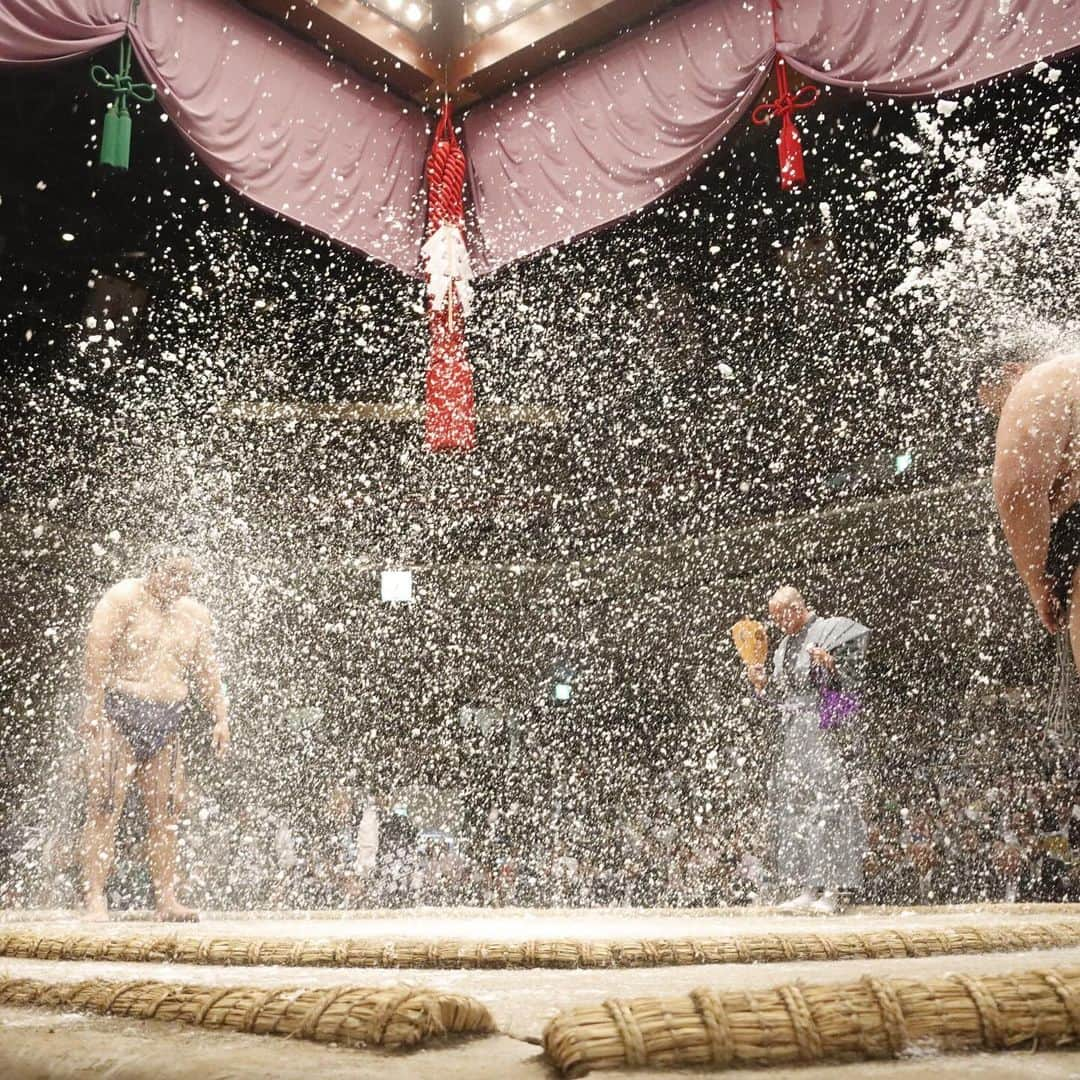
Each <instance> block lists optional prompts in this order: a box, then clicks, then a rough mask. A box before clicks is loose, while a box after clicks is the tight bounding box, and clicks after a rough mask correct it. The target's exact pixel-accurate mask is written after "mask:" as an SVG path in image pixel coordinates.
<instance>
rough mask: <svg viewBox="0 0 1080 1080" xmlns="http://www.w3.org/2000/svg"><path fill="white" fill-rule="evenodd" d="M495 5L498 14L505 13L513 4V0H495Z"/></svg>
mask: <svg viewBox="0 0 1080 1080" xmlns="http://www.w3.org/2000/svg"><path fill="white" fill-rule="evenodd" d="M495 6H496V7H497V8H498V9H499V14H500V15H505V14H506V13H507V12H508V11H509V10H510V9H511V8H512V7H513V6H514V0H496V3H495Z"/></svg>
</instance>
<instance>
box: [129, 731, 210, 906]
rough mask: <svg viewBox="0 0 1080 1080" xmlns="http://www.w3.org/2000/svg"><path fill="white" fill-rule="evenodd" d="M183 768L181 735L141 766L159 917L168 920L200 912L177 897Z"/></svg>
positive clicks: (140, 777) (140, 778)
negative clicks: (179, 779)
mask: <svg viewBox="0 0 1080 1080" xmlns="http://www.w3.org/2000/svg"><path fill="white" fill-rule="evenodd" d="M182 768H183V763H182V759H181V757H180V746H179V742H178V739H177V736H175V735H173V737H172V738H171V739H170V740H169V741H168V742H167V743H166V744H165V745H164V746H163V747H162V748H161V749H160V750H159V751H158V752H157V753H156V754H155V755H154V756H153V757H152V758H151V759H150V760H149V761H147V762H145V763H144V764H143V765H141V766H140V767H139V770H138V779H139V789H140V791H141V792H142V797H143V804H144V805H145V807H146V816H147V821H148V825H149V829H148V832H149V836H148V841H149V844H148V846H149V852H150V876H151V877H152V878H153V880H154V904H155V907H156V908H157V915H158V918H159V919H161V920H163V921H167V922H192V921H194V920H196V919H198V914H197V912H195V911H193V910H192V909H191V908H188V907H185V906H184V905H183V904H181V903H180V902H179V901H178V900H177V899H176V836H177V830H178V829H179V820H180V813H179V806H178V805H177V801H178V800H177V798H176V795H177V789H176V783H177V777H178V775H179V774H180V770H181V769H182Z"/></svg>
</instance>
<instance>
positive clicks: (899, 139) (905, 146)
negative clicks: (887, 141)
mask: <svg viewBox="0 0 1080 1080" xmlns="http://www.w3.org/2000/svg"><path fill="white" fill-rule="evenodd" d="M893 142H894V145H895V146H896V148H897V150H899V151H900V153H901V154H921V153H922V152H923V148H922V146H921V145H920V144H919V143H917V142H916V141H915V140H914V139H912V138H909V137H908V136H907V135H905V134H903V132H901V133H900V134H898V135H897V136H896V138H895V139H894V140H893Z"/></svg>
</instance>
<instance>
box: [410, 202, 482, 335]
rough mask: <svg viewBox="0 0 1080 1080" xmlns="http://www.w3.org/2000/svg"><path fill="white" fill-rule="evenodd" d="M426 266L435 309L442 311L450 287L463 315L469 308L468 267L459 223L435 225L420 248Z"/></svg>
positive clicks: (432, 304)
mask: <svg viewBox="0 0 1080 1080" xmlns="http://www.w3.org/2000/svg"><path fill="white" fill-rule="evenodd" d="M420 254H421V256H422V257H423V260H424V263H425V265H426V267H427V278H428V286H427V291H428V296H429V297H431V306H432V309H433V310H435V311H442V310H443V309H444V308H445V307H446V305H447V303H448V298H449V296H450V290H451V289H453V291H454V295H455V298H456V301H457V304H456V306H457V307H459V308H460V309H461V310H462V311H463V312H464V313H465V314H466V315H468V314H469V312H470V310H471V308H472V297H473V289H472V285H471V284H470V283H471V281H472V269H471V268H470V266H469V252H468V251H467V250H466V248H465V237H464V236H463V235H462V231H461V226H460V225H453V224H450V223H449V222H446V223H444V224H442V225H440V226H439V227H438V229H436V230H435V232H434V233H432V235H431V237H430V238H429V239H428V241H427V243H426V244H424V246H423V247H422V248H421V249H420Z"/></svg>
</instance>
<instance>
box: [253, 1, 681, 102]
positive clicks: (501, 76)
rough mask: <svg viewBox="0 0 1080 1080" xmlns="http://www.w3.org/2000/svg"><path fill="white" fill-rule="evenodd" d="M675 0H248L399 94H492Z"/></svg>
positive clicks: (428, 98)
mask: <svg viewBox="0 0 1080 1080" xmlns="http://www.w3.org/2000/svg"><path fill="white" fill-rule="evenodd" d="M676 2H678V0H367V2H362V0H244V3H246V5H247V6H248V7H250V8H252V9H253V10H255V11H258V12H260V13H261V14H263V15H267V16H269V17H271V18H272V19H274V20H275V21H276V22H278V23H280V24H281V25H282V26H284V27H286V28H287V29H289V30H291V31H292V32H293V33H295V34H297V35H298V36H300V37H303V38H306V39H308V40H310V41H312V42H315V43H316V44H318V45H320V46H321V47H324V48H327V49H328V50H329V51H330V52H331V53H332V54H333V55H335V56H337V57H338V58H339V59H341V60H344V61H346V62H348V63H349V64H351V65H352V66H353V67H355V68H356V69H357V70H359V71H361V72H363V73H365V74H370V73H375V74H377V75H378V77H380V78H382V79H385V81H386V82H387V83H388V84H389V85H390V86H392V87H393V88H394V89H395V90H397V91H398V92H399V93H401V94H404V95H405V96H407V97H411V98H413V99H415V100H417V101H423V102H426V103H432V102H434V101H435V100H437V99H438V98H440V97H441V96H442V95H443V93H444V92H448V93H449V94H450V95H451V97H452V98H453V100H454V101H455V103H458V104H469V103H472V102H475V101H477V100H479V99H481V98H485V97H490V96H492V95H494V94H497V93H499V92H500V91H501V90H505V89H506V88H507V87H509V86H512V85H513V84H514V83H516V82H518V81H520V80H521V79H523V78H526V77H528V76H535V75H538V74H540V73H541V72H543V71H545V70H546V69H548V68H550V67H552V66H553V65H555V64H558V63H560V62H562V61H564V60H565V59H566V58H567V56H569V55H571V54H572V53H574V52H577V51H580V50H582V49H586V48H589V47H591V46H594V45H599V44H601V43H602V42H604V41H608V40H610V39H611V38H614V37H617V36H618V35H619V34H620V33H621V32H622V31H624V30H627V29H629V28H630V27H632V26H635V25H636V24H638V23H640V22H643V21H645V20H647V19H648V18H650V17H651V16H653V15H655V14H657V13H658V12H660V11H662V10H664V9H666V8H668V7H671V6H673V4H674V3H676Z"/></svg>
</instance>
